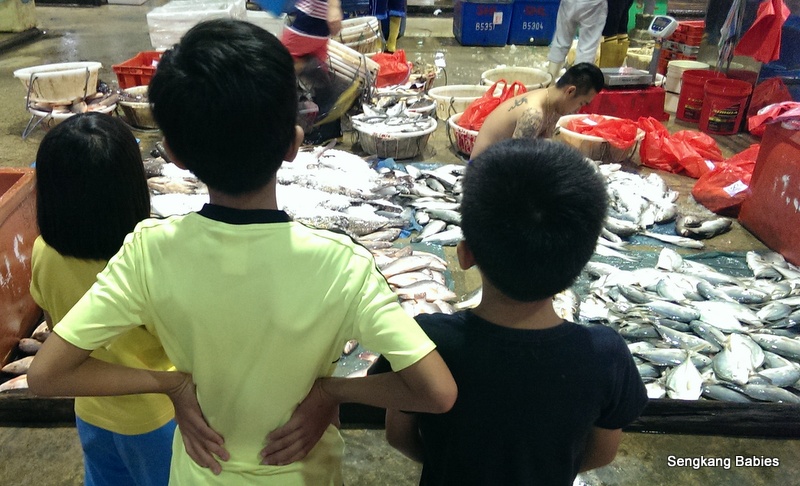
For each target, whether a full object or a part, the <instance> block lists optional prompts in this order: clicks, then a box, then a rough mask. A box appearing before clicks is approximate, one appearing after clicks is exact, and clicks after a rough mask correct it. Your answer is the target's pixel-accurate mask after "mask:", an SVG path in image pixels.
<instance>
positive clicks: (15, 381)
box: [0, 374, 28, 392]
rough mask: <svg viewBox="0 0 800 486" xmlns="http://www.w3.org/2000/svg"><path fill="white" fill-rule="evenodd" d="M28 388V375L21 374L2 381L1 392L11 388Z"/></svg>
mask: <svg viewBox="0 0 800 486" xmlns="http://www.w3.org/2000/svg"><path fill="white" fill-rule="evenodd" d="M27 388H28V375H27V374H24V375H19V376H15V377H14V378H11V379H10V380H8V381H6V382H3V383H0V392H4V391H9V390H24V389H27Z"/></svg>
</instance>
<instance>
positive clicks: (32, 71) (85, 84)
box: [14, 62, 103, 105]
mask: <svg viewBox="0 0 800 486" xmlns="http://www.w3.org/2000/svg"><path fill="white" fill-rule="evenodd" d="M101 67H103V65H102V64H100V63H99V62H62V63H57V64H44V65H41V66H32V67H28V68H23V69H17V70H16V71H14V77H16V78H17V79H19V80H20V81H21V82H22V84H23V85H24V86H25V89H26V90H28V89H30V100H31V101H40V102H45V103H50V104H53V105H68V104H70V103H72V102H73V101H75V100H80V99H83V98H86V97H88V96H91V95H93V94H95V93H97V76H98V73H99V71H100V68H101Z"/></svg>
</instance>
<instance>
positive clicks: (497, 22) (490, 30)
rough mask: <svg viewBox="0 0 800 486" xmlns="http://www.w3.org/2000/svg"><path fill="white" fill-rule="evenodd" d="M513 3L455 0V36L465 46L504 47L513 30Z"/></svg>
mask: <svg viewBox="0 0 800 486" xmlns="http://www.w3.org/2000/svg"><path fill="white" fill-rule="evenodd" d="M512 9H513V3H511V2H498V3H477V2H467V1H464V0H455V2H454V4H453V35H454V36H455V38H456V40H457V41H458V42H459V43H460V44H461V45H463V46H504V45H506V41H507V40H508V31H509V29H510V28H511V12H512Z"/></svg>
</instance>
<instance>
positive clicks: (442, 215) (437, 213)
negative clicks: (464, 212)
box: [428, 208, 461, 224]
mask: <svg viewBox="0 0 800 486" xmlns="http://www.w3.org/2000/svg"><path fill="white" fill-rule="evenodd" d="M428 214H430V215H431V217H432V218H436V219H441V220H442V221H444V222H445V223H452V224H461V213H459V212H458V211H454V210H451V209H434V208H428Z"/></svg>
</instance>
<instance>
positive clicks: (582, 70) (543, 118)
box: [470, 62, 603, 159]
mask: <svg viewBox="0 0 800 486" xmlns="http://www.w3.org/2000/svg"><path fill="white" fill-rule="evenodd" d="M601 89H603V73H602V72H601V71H600V69H599V68H598V67H597V66H595V65H594V64H590V63H587V62H583V63H580V64H576V65H574V66H572V67H571V68H569V69H568V70H567V72H566V73H564V75H563V76H561V78H560V79H559V80H558V82H557V83H555V84H553V85H550V86H549V87H548V88H544V89H537V90H535V91H529V92H527V93H523V94H521V95H518V96H515V97H513V98H511V99H509V100H506V101H505V102H503V103H502V104H501V105H499V106H498V107H497V108H495V109H494V110H493V111H492V112H491V113H490V114H489V116H488V117H487V118H486V120H485V121H484V122H483V126H482V127H481V129H480V131H479V132H478V137H477V138H476V139H475V146H474V147H473V149H472V153H471V154H470V158H472V159H474V158H475V157H477V156H478V155H480V154H481V152H483V151H484V150H486V149H487V148H488V147H489V146H490V145H493V144H495V143H497V142H499V141H501V140H506V139H509V138H550V137H551V136H552V135H553V130H554V129H555V127H556V122H557V121H558V119H559V118H561V117H562V116H563V115H569V114H571V113H575V112H576V111H578V110H579V109H580V108H581V107H582V106H584V105H588V104H589V103H591V102H592V99H593V98H594V96H595V95H596V94H597V93H598V92H599V91H600V90H601Z"/></svg>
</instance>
